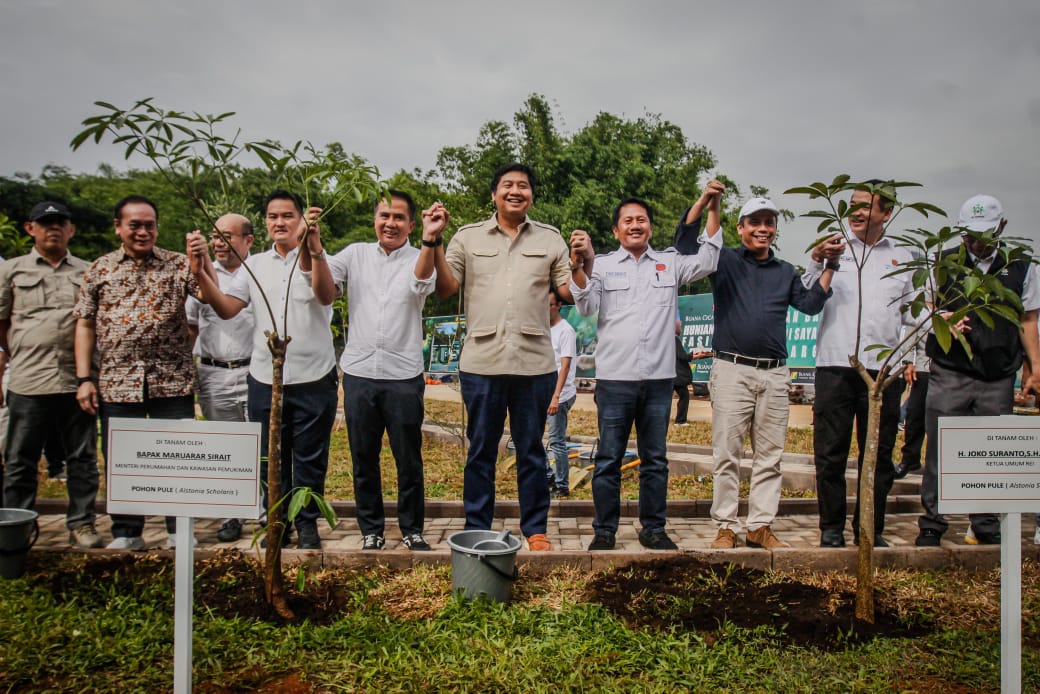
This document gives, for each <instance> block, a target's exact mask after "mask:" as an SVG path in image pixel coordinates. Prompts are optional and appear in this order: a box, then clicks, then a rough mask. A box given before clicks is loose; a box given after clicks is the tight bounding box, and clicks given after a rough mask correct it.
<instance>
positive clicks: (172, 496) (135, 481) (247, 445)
mask: <svg viewBox="0 0 1040 694" xmlns="http://www.w3.org/2000/svg"><path fill="white" fill-rule="evenodd" d="M108 455H109V458H110V460H108V461H107V464H106V466H105V467H106V470H107V477H106V479H107V487H108V488H107V496H108V513H110V514H111V513H128V514H138V515H164V516H190V517H192V518H252V519H256V518H259V517H260V424H259V423H258V422H200V421H196V420H188V419H172V420H171V419H127V418H122V417H113V418H112V419H110V420H109V426H108Z"/></svg>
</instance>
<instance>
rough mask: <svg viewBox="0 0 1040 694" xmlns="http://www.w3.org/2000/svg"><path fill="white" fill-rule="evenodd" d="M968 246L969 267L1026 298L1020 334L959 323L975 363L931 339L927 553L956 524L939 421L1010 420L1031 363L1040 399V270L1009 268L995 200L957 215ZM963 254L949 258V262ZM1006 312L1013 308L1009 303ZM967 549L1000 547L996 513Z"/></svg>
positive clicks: (1017, 263)
mask: <svg viewBox="0 0 1040 694" xmlns="http://www.w3.org/2000/svg"><path fill="white" fill-rule="evenodd" d="M957 225H958V226H959V227H960V229H961V232H962V233H961V239H962V240H963V243H964V248H965V250H966V251H967V254H966V255H967V258H966V262H967V264H968V266H969V267H974V268H976V269H978V270H980V271H982V272H983V273H985V274H986V275H989V276H991V277H995V278H996V279H997V280H998V281H999V282H1000V283H1001V284H1002V285H1004V287H1006V288H1007V289H1010V290H1011V291H1012V292H1014V294H1015V295H1016V296H1018V297H1020V298H1021V300H1022V308H1021V312H1020V313H1019V322H1020V323H1021V327H1019V326H1017V325H1015V324H1014V323H1012V322H1011V321H1008V320H1005V319H1003V318H1001V317H1000V316H998V315H994V314H992V313H991V314H990V315H991V316H992V317H993V321H992V322H993V325H992V327H990V326H987V325H986V323H985V322H983V321H982V320H981V319H979V320H976V315H975V314H974V313H969V314H968V316H967V317H966V318H965V319H964V320H963V321H962V322H961V323H959V324H958V329H959V330H960V331H961V334H962V335H963V336H964V338H965V339H966V340H967V341H968V344H970V345H971V352H972V353H971V356H970V357H969V356H968V353H967V352H965V351H964V348H963V347H962V346H961V345H960V343H959V342H957V341H955V342H954V343H953V344H952V345H951V347H950V351H949V352H943V350H942V348H941V347H939V342H938V340H937V339H936V338H935V335H929V336H928V343H927V347H926V349H927V352H928V356H929V357H931V358H932V370H931V376H930V378H929V382H928V398H927V404H926V405H925V422H926V426H927V432H928V433H927V441H928V442H927V444H926V447H925V469H924V478H923V479H922V482H921V504H922V505H923V506H924V514H923V515H922V516H921V517H920V518H919V519H918V521H917V525H918V527H919V528H920V533H919V534H918V536H917V541H916V544H917V545H918V546H920V547H929V546H931V547H934V546H938V545H939V544H940V542H941V540H942V535H943V533H944V532H946V529H947V527H949V523H947V521H946V519H945V518H943V517H942V516H941V515H940V514H939V509H938V481H939V480H938V450H937V441H936V436H937V435H938V429H939V418H940V417H966V416H976V417H982V416H997V415H1003V414H1011V409H1012V407H1013V405H1014V388H1015V374H1016V372H1017V371H1018V368H1019V367H1020V366H1021V365H1022V363H1023V358H1024V359H1025V361H1026V363H1027V365H1028V366H1029V367H1030V368H1029V369H1027V370H1026V373H1027V375H1026V377H1025V378H1024V380H1023V383H1022V390H1023V391H1025V392H1027V393H1028V392H1030V391H1032V392H1034V393H1037V394H1040V346H1038V342H1037V309H1040V283H1038V282H1037V278H1036V268H1035V266H1034V265H1033V264H1032V263H1031V262H1030V259H1029V258H1020V259H1016V260H1014V261H1012V262H1010V263H1009V262H1008V260H1007V257H1006V255H1005V254H1004V253H1001V252H1000V247H1001V244H1000V243H999V242H998V241H997V240H996V239H997V238H999V236H1000V234H1001V233H1002V232H1003V231H1004V227H1005V226H1006V225H1007V220H1006V219H1005V218H1004V208H1003V207H1002V206H1001V204H1000V201H999V200H997V199H996V198H994V197H992V196H990V195H976V196H975V197H973V198H969V199H968V201H967V202H965V203H964V205H963V206H962V207H961V211H960V214H959V215H958V216H957ZM958 252H960V249H959V248H952V249H948V250H946V251H944V252H943V254H944V255H946V256H948V255H951V254H954V253H958ZM951 289H952V286H951V283H949V282H948V283H947V285H946V286H945V287H941V288H940V290H939V294H940V295H941V296H951V295H952V294H954V293H955V292H951ZM961 305H963V302H962V301H961V300H957V299H955V300H954V301H953V302H952V303H950V304H949V305H948V306H947V308H949V309H950V310H956V309H957V308H959V307H960V306H961ZM1004 305H1005V306H1009V307H1013V308H1015V309H1016V310H1017V308H1018V307H1017V306H1012V304H1010V302H1004ZM970 518H971V526H970V527H969V528H968V534H967V536H966V537H965V541H966V542H967V543H968V544H973V545H978V544H983V545H993V544H1000V522H999V520H998V518H997V516H996V515H995V514H992V513H980V514H971V516H970Z"/></svg>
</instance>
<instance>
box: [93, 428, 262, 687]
mask: <svg viewBox="0 0 1040 694" xmlns="http://www.w3.org/2000/svg"><path fill="white" fill-rule="evenodd" d="M108 437H109V438H108V452H109V460H108V461H106V465H105V468H106V484H107V489H108V513H110V514H112V513H128V514H138V515H155V514H163V515H167V516H177V536H176V537H177V543H176V544H177V553H176V562H175V563H176V575H175V578H174V626H173V690H174V692H176V693H177V694H187V692H190V691H191V669H192V668H191V655H192V653H191V650H192V649H191V646H192V644H191V638H192V611H193V607H194V592H193V583H194V572H195V571H194V556H195V555H194V549H195V548H194V544H195V543H194V537H195V533H194V530H195V519H196V518H248V519H253V520H255V519H257V518H259V517H260V510H261V498H260V424H259V423H258V422H200V421H195V420H169V419H128V418H122V417H113V418H112V419H110V420H109V427H108Z"/></svg>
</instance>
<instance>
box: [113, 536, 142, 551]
mask: <svg viewBox="0 0 1040 694" xmlns="http://www.w3.org/2000/svg"><path fill="white" fill-rule="evenodd" d="M105 549H130V550H133V551H135V552H139V551H141V550H142V549H144V540H142V539H141V538H140V537H117V538H115V539H114V540H112V541H111V542H109V543H108V546H107V547H106V548H105Z"/></svg>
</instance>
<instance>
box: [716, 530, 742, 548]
mask: <svg viewBox="0 0 1040 694" xmlns="http://www.w3.org/2000/svg"><path fill="white" fill-rule="evenodd" d="M736 546H737V534H736V533H735V532H733V531H732V530H730V529H729V528H719V534H718V535H716V536H715V539H714V540H712V542H711V548H712V549H733V548H734V547H736Z"/></svg>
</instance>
